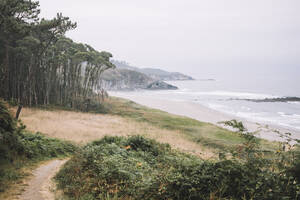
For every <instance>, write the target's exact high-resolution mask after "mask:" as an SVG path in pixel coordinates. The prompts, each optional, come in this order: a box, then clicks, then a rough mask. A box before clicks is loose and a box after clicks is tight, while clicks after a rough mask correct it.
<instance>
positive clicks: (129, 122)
mask: <svg viewBox="0 0 300 200" xmlns="http://www.w3.org/2000/svg"><path fill="white" fill-rule="evenodd" d="M20 119H21V120H22V121H23V122H24V124H25V125H26V127H27V129H28V130H30V131H32V132H42V133H43V134H46V135H47V136H50V137H55V138H60V139H65V140H69V141H73V142H76V143H78V144H86V143H88V142H90V141H93V140H97V139H101V138H102V137H104V136H105V135H109V136H128V135H137V134H139V135H144V136H146V137H149V138H153V139H155V140H157V141H159V142H162V143H169V144H170V145H171V146H173V147H174V148H176V149H179V150H181V151H184V152H187V153H192V154H195V155H198V156H200V157H202V158H205V159H208V158H213V157H215V155H216V154H215V153H214V150H213V149H209V148H208V147H202V146H200V145H199V144H197V143H194V142H192V141H190V140H188V139H186V138H185V136H184V134H182V133H180V132H179V131H173V130H168V129H163V128H159V127H155V126H153V125H151V124H149V123H145V122H137V121H135V120H133V119H129V118H123V117H120V116H115V115H103V114H91V113H80V112H72V111H62V110H56V111H45V110H39V109H29V108H24V109H23V110H22V113H21V115H20Z"/></svg>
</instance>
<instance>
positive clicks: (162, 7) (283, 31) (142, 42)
mask: <svg viewBox="0 0 300 200" xmlns="http://www.w3.org/2000/svg"><path fill="white" fill-rule="evenodd" d="M40 4H41V9H42V16H43V17H46V18H53V17H54V16H55V15H56V13H57V12H62V13H63V15H65V16H69V17H70V18H71V20H73V21H75V22H77V23H78V27H77V29H76V30H74V31H71V32H69V33H68V34H67V36H69V37H71V38H72V39H73V40H75V41H76V42H82V43H88V44H90V45H92V46H93V47H95V48H96V49H98V50H105V51H109V52H111V53H112V54H113V55H114V58H115V59H118V60H124V61H127V62H129V63H130V64H132V65H134V66H139V67H159V68H162V69H166V70H170V71H180V72H184V73H187V74H189V75H193V76H195V77H197V78H205V77H211V78H213V77H220V76H222V75H224V74H226V75H229V74H230V73H232V72H233V71H236V72H239V73H244V74H247V73H250V72H251V73H253V72H254V71H256V72H260V73H262V74H265V73H267V72H269V71H272V72H274V73H275V74H278V75H283V74H285V75H291V76H296V75H297V76H300V69H299V68H300V11H299V10H300V1H299V0H151V1H149V0H148V1H146V0H84V1H79V0H40Z"/></svg>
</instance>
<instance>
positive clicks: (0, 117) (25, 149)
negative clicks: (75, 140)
mask: <svg viewBox="0 0 300 200" xmlns="http://www.w3.org/2000/svg"><path fill="white" fill-rule="evenodd" d="M76 150H77V147H76V146H75V145H73V144H72V143H70V142H65V141H61V140H58V139H52V138H48V137H46V136H43V135H42V134H41V133H36V134H32V133H29V132H27V131H26V130H25V126H24V125H23V124H22V123H21V122H20V121H19V122H18V121H16V120H15V119H14V118H13V117H12V116H11V114H10V113H9V110H8V108H7V106H6V104H5V102H3V101H1V100H0V193H1V192H4V191H5V190H6V189H7V188H8V187H9V185H10V184H11V183H13V182H15V181H17V180H18V179H20V178H22V177H23V176H24V175H25V174H23V172H22V170H21V169H22V168H24V166H29V165H32V164H33V163H36V162H38V161H41V160H46V159H51V158H57V157H64V156H68V155H71V154H73V153H74V152H75V151H76Z"/></svg>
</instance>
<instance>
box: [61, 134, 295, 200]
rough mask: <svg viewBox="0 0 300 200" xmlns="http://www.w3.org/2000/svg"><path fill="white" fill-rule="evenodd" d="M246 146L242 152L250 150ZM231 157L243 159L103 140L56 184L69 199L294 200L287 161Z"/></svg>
mask: <svg viewBox="0 0 300 200" xmlns="http://www.w3.org/2000/svg"><path fill="white" fill-rule="evenodd" d="M247 141H248V142H246V143H244V147H247V145H248V144H253V143H251V139H250V138H249V139H248V140H247ZM236 153H238V154H239V156H243V157H242V158H241V157H238V156H234V159H226V158H222V159H221V160H220V161H217V162H212V161H205V160H201V159H199V158H198V157H194V156H191V155H188V154H183V153H179V152H177V151H174V150H172V149H171V148H170V146H169V145H167V144H160V143H157V142H155V141H154V140H149V139H146V138H144V137H141V136H131V137H128V138H124V137H105V138H103V139H102V140H99V141H95V142H92V143H90V144H88V145H87V146H85V147H84V148H83V149H82V151H81V152H80V153H79V154H77V155H76V156H75V157H74V158H72V159H71V160H70V161H69V162H68V163H67V164H66V166H65V167H64V168H63V169H62V170H61V171H60V172H59V173H58V175H57V176H56V180H57V181H58V183H59V184H58V186H59V188H61V189H62V190H63V191H64V193H65V194H66V195H67V196H68V197H69V199H89V200H92V199H157V200H159V199H177V200H185V199H188V200H190V199H194V200H199V199H270V200H271V199H272V200H274V199H278V200H279V199H291V200H292V199H298V198H299V195H300V194H299V189H300V180H299V177H298V179H297V177H296V176H297V172H296V171H295V167H294V165H291V164H289V165H287V164H288V163H289V162H290V161H289V160H288V159H287V160H285V159H283V160H281V161H275V160H274V161H268V160H265V159H264V158H263V157H261V151H260V149H259V148H258V147H254V146H253V147H252V148H250V149H245V150H243V152H236ZM281 165H284V167H282V166H281ZM272 168H273V169H272ZM274 168H276V169H274ZM298 170H299V169H298Z"/></svg>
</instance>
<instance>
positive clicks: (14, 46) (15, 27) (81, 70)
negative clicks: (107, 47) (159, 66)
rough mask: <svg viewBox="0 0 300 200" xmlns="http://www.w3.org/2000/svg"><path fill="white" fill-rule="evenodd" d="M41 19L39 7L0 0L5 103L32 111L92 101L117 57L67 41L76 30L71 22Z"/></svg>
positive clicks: (0, 93)
mask: <svg viewBox="0 0 300 200" xmlns="http://www.w3.org/2000/svg"><path fill="white" fill-rule="evenodd" d="M39 14H40V10H39V2H38V1H31V0H0V97H1V98H4V99H5V100H14V101H16V102H17V103H20V104H23V105H29V106H31V105H37V104H60V105H70V106H73V105H74V103H75V102H76V101H77V102H78V99H83V100H84V99H88V98H90V97H91V96H92V95H94V93H95V91H96V90H97V89H98V88H97V87H98V85H99V80H100V74H101V73H102V72H103V71H104V70H106V69H108V68H112V67H114V65H113V64H112V63H111V62H110V58H111V57H112V55H111V54H110V53H108V52H98V51H96V50H95V49H93V48H92V47H91V46H89V45H86V44H80V43H75V42H73V41H72V40H71V39H69V38H67V37H65V33H66V32H67V31H68V30H72V29H75V28H76V23H72V22H71V21H70V20H69V18H68V17H64V16H62V14H57V16H56V17H55V18H53V19H51V20H47V19H40V18H39Z"/></svg>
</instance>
